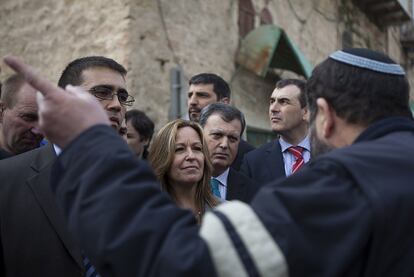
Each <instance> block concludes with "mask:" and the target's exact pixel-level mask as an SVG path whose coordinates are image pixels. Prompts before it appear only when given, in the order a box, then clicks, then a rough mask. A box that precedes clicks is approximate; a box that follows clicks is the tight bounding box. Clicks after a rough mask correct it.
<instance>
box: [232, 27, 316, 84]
mask: <svg viewBox="0 0 414 277" xmlns="http://www.w3.org/2000/svg"><path fill="white" fill-rule="evenodd" d="M236 62H237V63H238V64H239V65H241V66H243V67H245V68H246V69H248V70H250V71H252V72H254V73H255V74H257V75H259V76H262V77H265V76H266V74H267V73H268V71H269V69H272V68H278V69H285V70H290V71H293V72H295V73H297V74H299V75H302V76H304V77H305V78H308V77H309V76H310V74H311V72H312V65H311V64H310V63H309V61H308V60H307V59H306V58H305V56H304V55H303V54H302V52H301V51H300V50H299V48H298V47H297V46H296V44H295V43H294V42H293V41H292V40H290V39H289V37H288V36H287V35H286V33H285V32H284V31H283V29H281V28H279V27H278V26H275V25H263V26H260V27H258V28H256V29H254V30H253V31H251V32H250V33H249V34H247V36H246V37H245V38H244V39H243V40H242V42H241V47H240V50H239V51H238V53H237V56H236Z"/></svg>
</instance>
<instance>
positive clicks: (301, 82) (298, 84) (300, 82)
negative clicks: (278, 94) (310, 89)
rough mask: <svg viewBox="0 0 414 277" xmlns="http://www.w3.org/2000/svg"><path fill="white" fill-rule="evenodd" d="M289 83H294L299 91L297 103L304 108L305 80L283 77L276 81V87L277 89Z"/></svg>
mask: <svg viewBox="0 0 414 277" xmlns="http://www.w3.org/2000/svg"><path fill="white" fill-rule="evenodd" d="M290 85H294V86H296V87H297V88H298V89H299V91H300V93H299V103H300V107H301V108H304V107H306V95H305V92H306V81H304V80H300V79H283V80H280V81H278V82H277V83H276V88H277V89H282V88H284V87H287V86H290Z"/></svg>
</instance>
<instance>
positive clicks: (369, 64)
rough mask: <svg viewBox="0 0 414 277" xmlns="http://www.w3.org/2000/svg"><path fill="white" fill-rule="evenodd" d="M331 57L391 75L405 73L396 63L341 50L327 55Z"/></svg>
mask: <svg viewBox="0 0 414 277" xmlns="http://www.w3.org/2000/svg"><path fill="white" fill-rule="evenodd" d="M329 57H330V58H331V59H333V60H335V61H338V62H343V63H346V64H349V65H353V66H357V67H361V68H365V69H369V70H372V71H377V72H382V73H388V74H393V75H405V71H404V69H403V68H402V67H401V66H400V65H399V64H396V63H385V62H380V61H376V60H372V59H369V58H365V57H361V56H357V55H354V54H351V53H348V52H344V51H342V50H339V51H336V52H334V53H332V54H331V55H330V56H329Z"/></svg>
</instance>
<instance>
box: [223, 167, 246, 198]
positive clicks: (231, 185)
mask: <svg viewBox="0 0 414 277" xmlns="http://www.w3.org/2000/svg"><path fill="white" fill-rule="evenodd" d="M237 174H238V173H237V171H235V170H234V169H232V168H230V171H229V176H228V177H227V194H226V200H232V199H244V194H245V190H246V184H244V183H243V182H241V179H240V178H238V176H237Z"/></svg>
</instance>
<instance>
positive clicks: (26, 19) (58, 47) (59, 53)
mask: <svg viewBox="0 0 414 277" xmlns="http://www.w3.org/2000/svg"><path fill="white" fill-rule="evenodd" d="M109 4H110V5H109ZM128 15H129V5H127V3H126V1H122V0H118V1H112V0H111V1H109V0H102V1H94V0H82V1H75V0H65V1H55V0H34V1H33V0H2V1H0V38H1V44H0V45H1V46H0V55H1V56H4V55H5V54H7V53H13V54H15V55H20V56H22V57H23V58H24V59H25V60H26V61H27V62H29V63H31V64H33V65H35V66H36V67H38V68H39V69H40V70H42V71H43V72H44V73H45V74H46V75H47V76H49V78H50V79H51V80H53V81H55V82H57V80H58V79H59V76H60V73H61V72H62V70H63V68H64V67H65V65H66V64H67V63H68V62H70V61H71V60H73V59H75V58H78V57H81V56H86V55H106V56H108V57H111V58H114V59H116V60H118V61H119V62H120V63H125V62H126V60H127V56H126V52H125V48H126V46H127V45H128V22H129V19H128ZM2 67H3V66H2ZM3 69H6V68H4V67H3ZM6 74H10V71H9V70H3V71H2V77H4V76H5V75H6Z"/></svg>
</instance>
